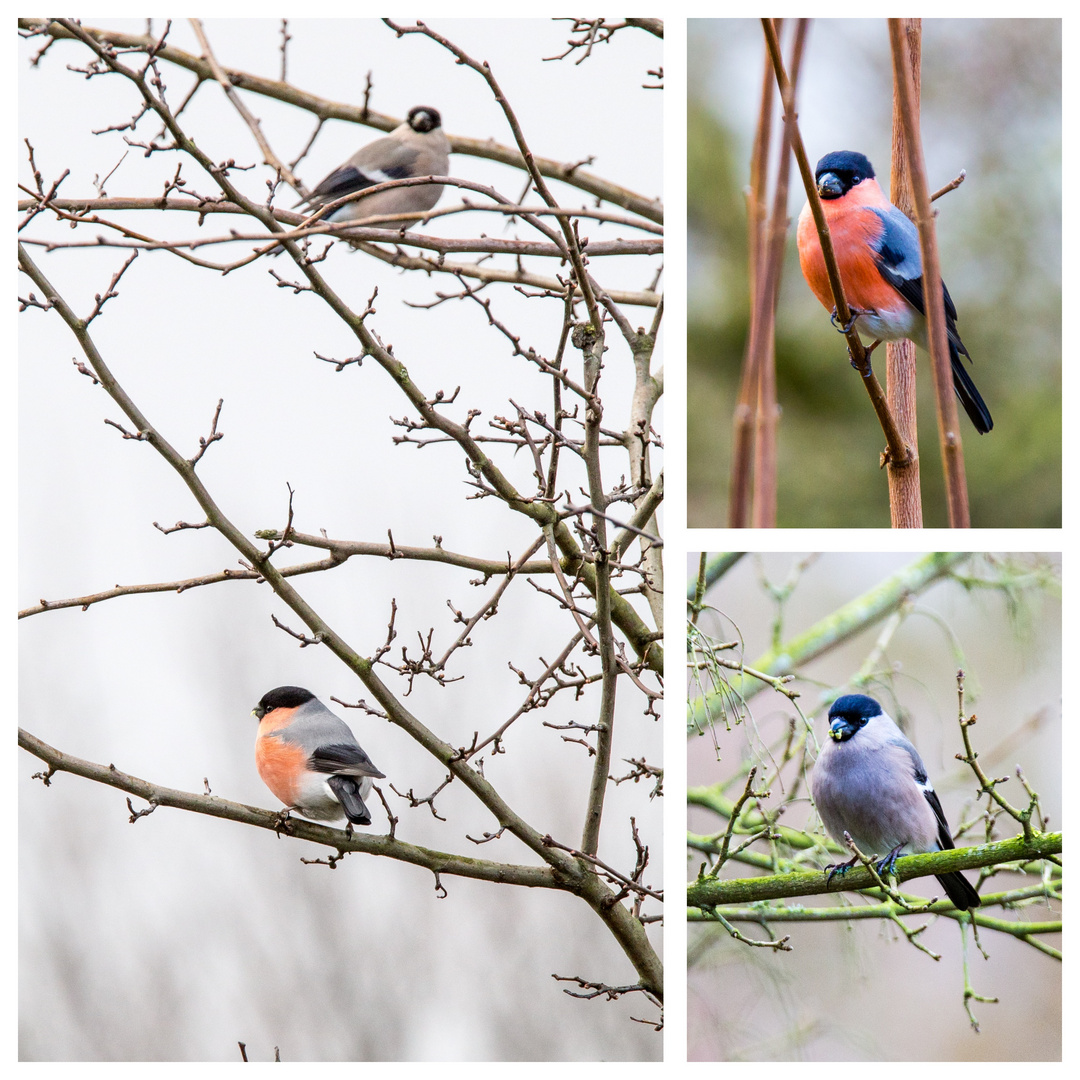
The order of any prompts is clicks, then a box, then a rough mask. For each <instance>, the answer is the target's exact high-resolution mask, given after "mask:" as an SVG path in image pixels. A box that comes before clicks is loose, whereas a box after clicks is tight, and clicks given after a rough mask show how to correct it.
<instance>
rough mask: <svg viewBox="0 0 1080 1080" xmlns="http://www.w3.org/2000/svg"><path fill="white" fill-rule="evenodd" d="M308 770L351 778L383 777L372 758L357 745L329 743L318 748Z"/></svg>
mask: <svg viewBox="0 0 1080 1080" xmlns="http://www.w3.org/2000/svg"><path fill="white" fill-rule="evenodd" d="M308 768H309V769H312V770H313V771H315V772H323V773H347V774H348V775H350V776H374V777H379V778H381V777H383V776H385V775H386V774H385V773H382V772H379V770H378V769H377V768H375V765H374V763H373V762H372V760H371V758H369V757H368V756H367V754H365V753H364V751H363V750H362V749H361V748H360V747H359V746H358V745H357V744H356V743H327V744H325V745H323V746H320V747H318V748H317V749H316V750H315V751H314V752H313V753H312V755H311V757H310V758H309V759H308Z"/></svg>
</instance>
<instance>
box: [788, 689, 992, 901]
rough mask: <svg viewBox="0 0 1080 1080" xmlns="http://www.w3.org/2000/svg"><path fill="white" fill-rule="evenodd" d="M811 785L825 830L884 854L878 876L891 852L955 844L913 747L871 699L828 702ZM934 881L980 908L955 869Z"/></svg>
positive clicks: (846, 698)
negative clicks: (825, 732)
mask: <svg viewBox="0 0 1080 1080" xmlns="http://www.w3.org/2000/svg"><path fill="white" fill-rule="evenodd" d="M810 790H811V792H812V793H813V796H814V803H815V805H816V806H817V811H818V814H819V815H820V817H821V820H822V822H823V823H824V825H825V828H826V830H827V831H828V833H829V835H830V836H831V837H832V838H833V839H834V840H837V841H839V842H840V843H841V844H842V843H843V842H844V833H845V832H847V833H848V834H849V835H850V837H851V839H852V840H854V841H855V846H856V847H857V848H858V849H859V850H860V851H861V852H862V853H863V854H864V855H870V854H871V853H872V854H875V855H884V858H882V859H881V861H880V862H879V863H878V870H879V871H881V872H882V873H884V872H886V871H887V870H891V869H892V865H893V863H895V862H896V858H897V856H898V855H901V854H904V855H919V854H923V853H925V852H929V851H944V850H946V849H947V848H951V847H954V846H955V845H954V844H953V839H952V834H951V833H950V832H949V826H948V823H947V822H946V821H945V814H944V812H943V811H942V809H941V803H940V802H939V801H938V797H937V793H936V792H935V791H934V789H933V787H932V786H931V784H930V781H929V780H928V779H927V776H926V766H924V765H923V763H922V758H920V757H919V752H918V751H917V750H916V749H915V747H914V746H912V745H911V743H910V742H908V740H907V739H906V738H904V735H903V732H901V730H900V729H899V728H898V727H897V726H896V724H895V723H893V721H892V720H891V719H890V718H889V717H888V716H887V715H886V714H885V713H884V712H882V710H881V706H880V705H879V704H878V703H877V702H876V701H875V700H874V699H873V698H871V697H866V696H865V695H863V694H846V695H845V696H844V697H841V698H837V700H836V701H835V702H834V703H833V707H832V708H831V709H830V710H829V739H828V741H827V742H826V743H825V746H824V747H823V748H822V750H821V753H820V755H818V759H817V763H816V764H815V765H814V773H813V776H812V777H811V779H810ZM856 861H857V860H855V859H852V860H851V861H850V862H847V863H842V864H841V865H840V866H838V867H833V868H832V873H836V872H837V871H838V870H839V871H840V872H841V873H843V871H844V870H847V869H848V868H849V867H851V866H853V865H854V863H855V862H856ZM832 873H831V874H830V875H829V877H830V878H831V877H832ZM937 879H938V881H939V882H941V887H942V888H943V889H944V890H945V894H946V895H947V896H948V898H949V899H950V900H951V901H952V902H953V903H954V904H955V905H956V906H957V907H958V908H959V909H960V910H961V911H967V910H968V909H969V908H974V907H978V906H979V904H980V900H979V894H978V893H977V892H976V891H975V889H974V888H973V887H972V885H971V882H969V881H968V879H967V878H966V877H964V875H963V874H961V873H960V872H959V871H953V872H952V873H948V874H938V875H937Z"/></svg>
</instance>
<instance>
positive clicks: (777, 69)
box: [761, 19, 914, 464]
mask: <svg viewBox="0 0 1080 1080" xmlns="http://www.w3.org/2000/svg"><path fill="white" fill-rule="evenodd" d="M761 21H762V26H763V27H764V29H765V40H766V41H767V43H768V46H769V55H770V58H771V59H772V65H773V71H774V73H775V75H776V81H777V84H778V85H779V87H780V96H781V99H782V100H783V103H784V123H785V124H787V125H789V126H790V129H791V147H792V149H793V150H794V152H795V160H796V161H797V162H798V163H799V172H800V173H801V175H802V180H803V187H804V188H805V189H806V197H807V200H808V201H809V203H810V211H811V213H812V214H813V217H814V226H815V228H816V229H817V234H818V240H819V242H820V244H821V253H822V255H823V257H824V259H825V268H826V270H827V271H828V275H829V288H830V289H831V291H832V295H833V301H834V302H835V304H836V317H837V321H838V323H839V324H840V325H841V326H844V327H847V328H848V329H847V330H846V331H845V334H844V336H845V337H846V338H847V342H848V349H849V351H850V353H851V359H852V364H853V366H854V367H855V369H856V370H857V371H858V372H859V374H860V375H861V376H862V377H863V385H864V386H865V387H866V392H867V393H868V394H869V395H870V401H871V403H872V404H873V406H874V412H876V413H877V417H878V421H879V423H880V424H881V428H882V431H883V432H884V433H885V441H886V443H887V444H888V455H889V460H890V461H891V462H892V463H893V464H900V463H901V462H905V461H908V460H909V459H910V457H911V456H912V455H913V454H914V451H913V450H912V449H911V447H909V446H907V444H906V443H905V442H904V440H903V438H902V436H901V435H900V431H899V429H898V428H897V426H896V421H895V420H894V419H893V416H892V413H891V412H890V411H889V403H888V400H887V399H886V397H885V391H884V390H882V389H881V384H880V383H879V382H878V380H877V376H876V375H875V374H874V372H873V369H872V368H871V366H870V356H869V353H868V352H867V351H866V348H865V347H864V346H863V343H862V341H861V340H860V339H859V335H858V334H857V333H856V332H855V330H854V329H853V327H854V321H853V319H852V316H851V309H850V308H849V307H848V304H847V300H846V299H845V298H844V287H843V285H842V283H841V281H840V270H839V268H838V267H837V264H836V254H835V252H834V250H833V244H832V236H831V234H830V233H829V226H828V222H826V220H825V212H824V210H823V209H822V207H821V198H820V196H819V195H818V190H817V184H816V183H815V180H814V174H813V171H812V170H811V168H810V162H809V159H808V158H807V156H806V147H805V146H804V145H803V140H802V134H801V133H800V131H799V124H798V118H797V116H796V114H795V111H794V101H793V98H792V91H791V83H790V82H789V80H788V77H787V73H786V71H785V70H784V60H783V56H782V55H781V53H780V43H779V41H778V40H777V37H776V28H775V27H774V26H773V21H772V20H771V19H762V20H761Z"/></svg>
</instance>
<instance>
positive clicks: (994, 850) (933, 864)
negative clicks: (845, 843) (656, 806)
mask: <svg viewBox="0 0 1080 1080" xmlns="http://www.w3.org/2000/svg"><path fill="white" fill-rule="evenodd" d="M1061 837H1062V834H1061V833H1059V832H1057V833H1040V834H1037V835H1036V836H1033V837H1032V838H1031V839H1030V840H1025V839H1024V837H1022V836H1014V837H1013V838H1012V839H1011V840H1001V841H998V842H997V843H994V844H977V845H976V846H974V847H966V848H954V849H952V850H950V851H936V852H933V853H931V854H929V855H905V856H903V857H902V858H900V859H897V861H896V879H897V881H900V882H903V881H909V880H911V879H912V878H919V877H925V876H927V875H928V874H945V873H949V872H951V871H953V870H976V869H978V868H979V867H982V866H995V865H997V864H998V863H1008V862H1018V861H1020V862H1026V861H1031V860H1034V859H1043V858H1046V857H1048V856H1051V855H1058V854H1060V853H1061ZM873 886H874V879H873V877H872V876H871V874H870V871H869V870H866V869H865V868H863V867H856V868H853V869H851V870H849V871H848V872H847V873H846V874H844V876H843V878H842V879H839V880H838V879H837V878H834V879H833V882H832V885H831V886H829V885H827V884H826V875H825V874H824V873H820V872H814V873H805V872H798V873H790V874H774V875H771V876H768V877H752V878H738V879H734V880H718V879H716V878H710V877H707V876H705V875H702V876H700V877H699V878H698V879H697V880H696V881H691V882H690V883H689V884H688V885H687V889H686V902H687V904H688V905H689V906H690V907H695V908H701V907H717V906H719V905H721V904H749V903H753V902H754V901H757V900H777V899H781V898H794V897H799V896H816V895H818V894H820V893H826V892H839V891H842V890H843V891H847V890H855V889H869V888H872V887H873Z"/></svg>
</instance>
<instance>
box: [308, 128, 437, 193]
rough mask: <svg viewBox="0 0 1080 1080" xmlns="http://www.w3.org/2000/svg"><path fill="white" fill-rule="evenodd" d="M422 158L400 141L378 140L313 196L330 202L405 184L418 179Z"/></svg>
mask: <svg viewBox="0 0 1080 1080" xmlns="http://www.w3.org/2000/svg"><path fill="white" fill-rule="evenodd" d="M418 156H419V151H417V150H415V149H413V148H412V147H410V146H405V145H404V144H402V143H400V142H398V140H397V139H391V138H385V139H376V140H375V142H373V143H370V144H369V145H367V146H365V147H364V148H363V149H362V150H360V151H359V152H357V153H356V154H354V155H353V156H352V157H351V158H349V160H348V161H346V162H345V164H344V165H342V166H340V167H339V168H337V169H335V170H334V171H333V172H332V173H331V174H330V175H329V176H328V177H326V179H325V180H323V181H322V182H321V183H320V184H319V186H318V187H317V188H316V189H315V190H314V191H313V192H312V193H311V194H312V197H313V198H319V199H322V200H323V201H324V202H330V201H331V200H333V199H338V198H340V197H341V196H342V195H351V194H352V193H353V192H354V191H363V190H364V188H369V187H372V186H373V185H375V184H382V183H385V182H386V181H387V180H404V179H405V178H406V177H408V176H413V175H414V170H413V166H414V165H415V163H416V159H417V157H418Z"/></svg>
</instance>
